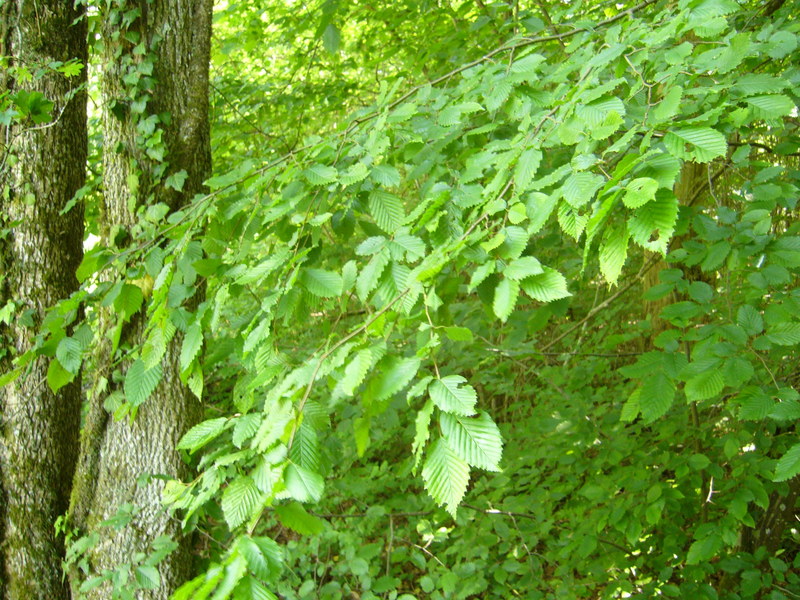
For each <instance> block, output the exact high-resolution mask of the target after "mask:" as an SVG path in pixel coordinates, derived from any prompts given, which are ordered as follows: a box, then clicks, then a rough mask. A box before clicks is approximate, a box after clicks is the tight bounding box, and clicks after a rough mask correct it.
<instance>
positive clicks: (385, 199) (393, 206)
mask: <svg viewBox="0 0 800 600" xmlns="http://www.w3.org/2000/svg"><path fill="white" fill-rule="evenodd" d="M369 212H370V214H371V215H372V217H373V218H374V219H375V223H376V224H377V225H378V227H380V228H381V229H383V230H384V231H385V232H386V233H388V234H389V235H393V234H394V233H395V231H397V229H399V228H400V226H401V225H402V224H403V221H405V218H406V213H405V209H404V208H403V201H402V200H401V199H400V198H398V197H397V196H395V195H394V194H390V193H389V192H384V191H383V190H374V191H373V192H372V193H371V194H370V195H369Z"/></svg>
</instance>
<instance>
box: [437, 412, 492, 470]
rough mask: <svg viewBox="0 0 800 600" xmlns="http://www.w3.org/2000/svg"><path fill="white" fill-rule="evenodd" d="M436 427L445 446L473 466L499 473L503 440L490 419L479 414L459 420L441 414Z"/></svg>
mask: <svg viewBox="0 0 800 600" xmlns="http://www.w3.org/2000/svg"><path fill="white" fill-rule="evenodd" d="M439 424H440V426H441V428H442V435H443V436H444V439H445V441H446V442H447V445H448V446H449V447H450V449H451V450H453V451H454V452H455V453H456V454H458V456H459V457H461V458H462V459H464V460H465V461H466V462H468V463H469V464H470V465H472V466H473V467H478V468H479V469H486V470H488V471H499V470H500V466H499V463H500V458H501V457H502V455H503V439H502V437H500V430H499V429H498V428H497V425H495V424H494V421H492V419H491V417H490V416H489V415H488V414H487V413H485V412H483V411H481V412H479V413H478V416H477V417H459V416H453V415H449V414H447V413H441V414H440V415H439Z"/></svg>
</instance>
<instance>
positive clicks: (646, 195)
mask: <svg viewBox="0 0 800 600" xmlns="http://www.w3.org/2000/svg"><path fill="white" fill-rule="evenodd" d="M657 190H658V182H657V181H656V180H655V179H652V178H650V177H638V178H636V179H634V180H633V181H631V182H630V183H629V184H628V185H627V186H625V195H624V196H623V197H622V203H623V204H624V205H625V206H627V207H628V208H639V207H640V206H643V205H645V204H647V203H648V202H650V201H651V200H653V199H654V198H655V197H656V191H657Z"/></svg>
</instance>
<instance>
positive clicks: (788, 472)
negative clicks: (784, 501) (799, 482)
mask: <svg viewBox="0 0 800 600" xmlns="http://www.w3.org/2000/svg"><path fill="white" fill-rule="evenodd" d="M798 473H800V444H795V445H794V446H792V447H791V448H789V451H788V452H787V453H786V454H784V455H783V456H782V457H781V458H780V459H779V460H778V464H777V465H776V466H775V477H774V478H773V481H786V480H787V479H791V478H792V477H796V476H797V474H798Z"/></svg>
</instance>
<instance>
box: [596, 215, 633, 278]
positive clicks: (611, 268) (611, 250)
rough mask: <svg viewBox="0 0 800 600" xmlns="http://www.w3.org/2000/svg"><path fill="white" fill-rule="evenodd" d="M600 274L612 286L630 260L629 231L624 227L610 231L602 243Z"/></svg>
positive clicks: (604, 236)
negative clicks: (626, 262)
mask: <svg viewBox="0 0 800 600" xmlns="http://www.w3.org/2000/svg"><path fill="white" fill-rule="evenodd" d="M599 258H600V272H601V273H602V274H603V277H605V279H606V281H608V282H609V283H611V284H614V283H616V282H617V279H619V275H620V273H622V267H623V266H624V265H625V261H626V260H627V258H628V231H627V229H626V228H625V225H624V224H623V226H622V227H618V228H614V229H608V230H607V231H606V233H605V234H604V235H603V241H602V242H601V243H600V255H599Z"/></svg>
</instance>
